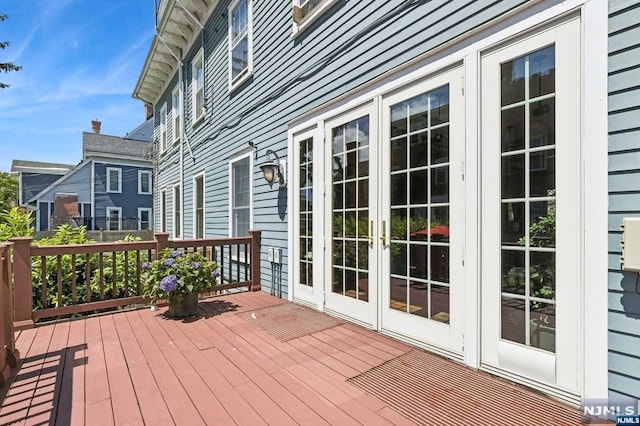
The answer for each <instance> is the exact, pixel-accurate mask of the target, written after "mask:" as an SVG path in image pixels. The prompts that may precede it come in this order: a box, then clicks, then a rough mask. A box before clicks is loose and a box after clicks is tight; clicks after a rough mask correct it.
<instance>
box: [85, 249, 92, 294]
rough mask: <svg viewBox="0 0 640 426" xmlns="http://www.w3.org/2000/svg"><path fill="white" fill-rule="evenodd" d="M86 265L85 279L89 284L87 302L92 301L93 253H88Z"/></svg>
mask: <svg viewBox="0 0 640 426" xmlns="http://www.w3.org/2000/svg"><path fill="white" fill-rule="evenodd" d="M85 260H86V262H85V265H84V279H85V284H86V286H87V303H90V302H91V255H90V254H89V253H87V254H86V255H85Z"/></svg>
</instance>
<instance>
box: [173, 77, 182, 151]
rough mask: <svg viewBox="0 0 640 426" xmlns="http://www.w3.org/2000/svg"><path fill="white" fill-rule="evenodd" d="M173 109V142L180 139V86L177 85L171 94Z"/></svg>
mask: <svg viewBox="0 0 640 426" xmlns="http://www.w3.org/2000/svg"><path fill="white" fill-rule="evenodd" d="M171 111H172V114H173V143H177V142H178V141H179V140H180V133H181V130H182V128H181V127H180V86H178V87H176V88H175V89H174V90H173V93H172V94H171Z"/></svg>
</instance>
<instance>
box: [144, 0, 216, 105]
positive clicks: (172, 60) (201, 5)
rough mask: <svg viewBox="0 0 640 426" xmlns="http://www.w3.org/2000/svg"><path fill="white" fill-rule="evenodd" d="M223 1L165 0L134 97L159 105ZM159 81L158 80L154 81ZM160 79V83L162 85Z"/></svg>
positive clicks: (162, 3)
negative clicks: (200, 34)
mask: <svg viewBox="0 0 640 426" xmlns="http://www.w3.org/2000/svg"><path fill="white" fill-rule="evenodd" d="M219 1H220V0H163V1H162V2H161V3H160V4H161V6H160V10H159V11H158V18H159V25H158V26H157V27H156V34H155V35H154V37H153V41H152V42H151V46H150V48H149V53H147V57H146V59H145V62H144V65H143V67H142V71H141V72H140V76H139V77H138V81H137V82H136V86H135V88H134V90H133V93H132V97H133V98H134V99H139V100H141V101H143V102H145V103H147V104H151V105H155V104H156V103H157V100H158V98H159V97H160V96H161V95H162V93H164V91H165V90H166V87H167V84H168V83H169V81H171V79H172V78H173V76H174V75H175V73H176V71H177V66H178V63H179V62H181V60H182V58H183V55H184V54H185V52H188V51H189V49H190V48H191V46H193V43H194V42H195V41H196V39H197V38H198V34H199V33H200V32H201V31H202V30H201V29H202V28H203V26H204V23H205V22H206V21H207V19H208V18H209V16H210V15H211V13H212V12H213V10H214V8H215V7H216V6H217V4H218V3H219ZM154 80H155V81H154ZM158 81H159V82H160V84H158Z"/></svg>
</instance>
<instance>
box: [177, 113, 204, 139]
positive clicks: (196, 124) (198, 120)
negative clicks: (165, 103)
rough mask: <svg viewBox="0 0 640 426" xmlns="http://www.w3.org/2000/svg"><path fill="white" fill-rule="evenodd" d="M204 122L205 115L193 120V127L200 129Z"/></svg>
mask: <svg viewBox="0 0 640 426" xmlns="http://www.w3.org/2000/svg"><path fill="white" fill-rule="evenodd" d="M203 121H204V113H203V114H202V115H201V116H200V117H198V118H196V119H195V120H193V122H192V123H191V127H198V126H199V125H200V123H202V122H203ZM174 144H175V143H174Z"/></svg>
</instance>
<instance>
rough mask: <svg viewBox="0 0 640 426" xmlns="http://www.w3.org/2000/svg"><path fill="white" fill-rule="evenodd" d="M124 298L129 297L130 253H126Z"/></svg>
mask: <svg viewBox="0 0 640 426" xmlns="http://www.w3.org/2000/svg"><path fill="white" fill-rule="evenodd" d="M124 297H129V252H128V251H125V252H124Z"/></svg>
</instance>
